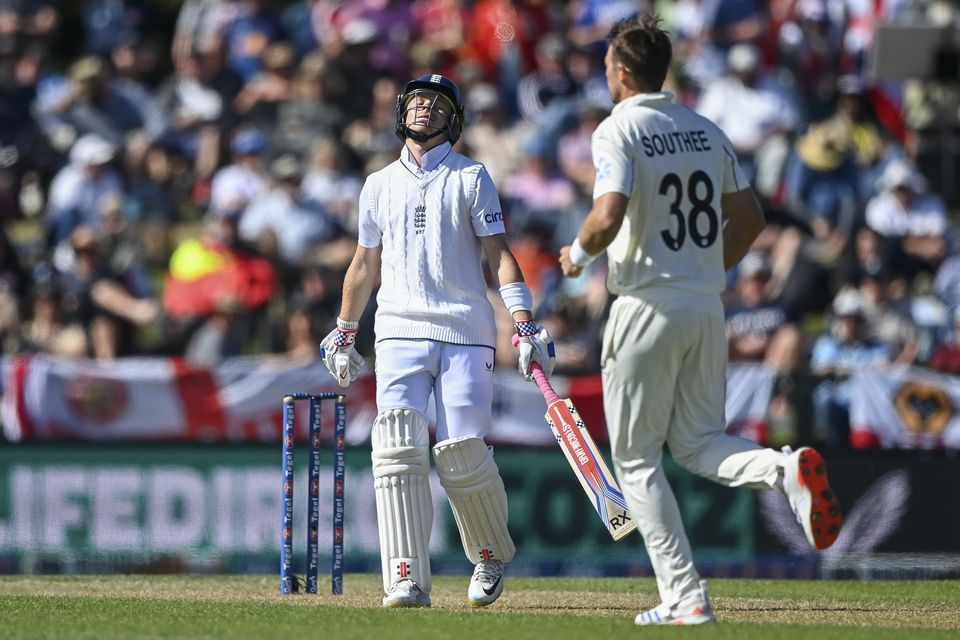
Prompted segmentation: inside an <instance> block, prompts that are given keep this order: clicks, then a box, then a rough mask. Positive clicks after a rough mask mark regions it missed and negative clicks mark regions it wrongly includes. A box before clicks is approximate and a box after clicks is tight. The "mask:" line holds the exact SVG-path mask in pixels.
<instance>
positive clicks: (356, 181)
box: [300, 136, 363, 234]
mask: <svg viewBox="0 0 960 640" xmlns="http://www.w3.org/2000/svg"><path fill="white" fill-rule="evenodd" d="M362 188H363V180H362V179H361V178H360V176H359V175H357V174H356V173H354V172H353V171H350V169H349V166H348V162H347V158H346V149H345V148H344V146H343V145H342V144H341V143H340V141H339V140H338V139H337V138H335V137H333V136H330V137H325V138H320V139H318V140H316V141H315V142H314V143H313V145H312V147H311V150H310V164H309V166H308V167H307V172H306V174H305V175H304V176H303V182H302V183H301V184H300V190H301V193H302V194H303V197H304V198H306V200H308V201H310V202H313V203H315V204H316V205H317V206H319V207H320V208H321V209H323V210H324V211H326V212H327V213H328V214H329V215H330V216H332V217H333V218H334V219H335V220H336V221H337V224H339V226H340V227H342V228H343V229H344V230H346V231H349V232H350V233H351V234H356V231H357V214H358V203H359V199H360V190H361V189H362Z"/></svg>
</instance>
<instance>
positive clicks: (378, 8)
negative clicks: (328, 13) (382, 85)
mask: <svg viewBox="0 0 960 640" xmlns="http://www.w3.org/2000/svg"><path fill="white" fill-rule="evenodd" d="M340 13H341V17H342V19H343V20H345V21H346V24H345V25H344V29H345V30H346V29H347V28H348V26H349V24H350V23H351V22H353V21H355V20H362V21H364V22H366V23H368V24H369V25H370V26H372V27H373V32H374V36H373V47H372V48H371V50H370V59H369V61H370V67H371V68H372V69H373V70H374V71H375V72H376V73H377V74H378V75H386V76H390V77H392V78H395V79H400V78H405V77H406V75H407V73H408V72H409V63H408V56H409V51H410V45H411V43H412V42H414V41H416V39H417V38H418V36H419V33H418V31H417V21H416V19H415V18H414V15H413V11H412V9H411V3H410V0H351V2H346V3H344V5H343V7H342V9H341V12H340Z"/></svg>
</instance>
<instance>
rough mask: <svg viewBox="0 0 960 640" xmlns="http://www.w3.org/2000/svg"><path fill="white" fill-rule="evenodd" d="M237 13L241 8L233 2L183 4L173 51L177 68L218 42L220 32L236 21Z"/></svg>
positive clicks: (201, 0)
mask: <svg viewBox="0 0 960 640" xmlns="http://www.w3.org/2000/svg"><path fill="white" fill-rule="evenodd" d="M238 9H239V4H238V3H235V2H230V0H184V2H183V4H182V5H181V6H180V12H179V13H178V14H177V24H176V27H175V28H174V32H173V43H172V46H171V48H170V52H171V54H172V57H173V63H174V65H177V64H179V63H180V62H181V61H182V60H183V59H184V58H188V57H190V56H192V55H194V54H195V53H196V52H197V51H201V50H203V49H204V48H206V47H207V46H208V45H209V43H210V42H211V41H212V40H213V39H216V38H219V34H220V31H221V30H222V29H223V27H224V25H225V24H227V23H228V22H229V21H230V20H232V19H233V18H234V17H235V14H236V12H237V11H238Z"/></svg>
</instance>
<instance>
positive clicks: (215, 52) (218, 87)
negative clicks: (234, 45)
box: [197, 36, 244, 131]
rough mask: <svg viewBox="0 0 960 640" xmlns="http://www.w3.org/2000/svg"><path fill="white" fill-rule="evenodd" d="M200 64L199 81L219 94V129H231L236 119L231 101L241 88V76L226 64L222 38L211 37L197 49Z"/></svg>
mask: <svg viewBox="0 0 960 640" xmlns="http://www.w3.org/2000/svg"><path fill="white" fill-rule="evenodd" d="M197 56H198V57H197V59H198V63H199V66H200V77H199V78H198V80H199V82H200V83H201V84H202V85H203V86H205V87H209V88H211V89H213V90H214V91H216V92H217V95H219V96H220V103H221V104H222V105H223V109H222V111H221V113H220V118H219V119H218V120H217V124H218V126H219V127H220V129H221V131H226V130H229V129H232V128H233V127H234V126H235V125H236V123H237V121H238V119H237V115H236V113H235V112H234V110H233V101H234V99H235V98H236V97H237V94H238V93H240V90H241V89H242V88H243V84H244V83H243V78H242V77H241V76H240V74H238V73H236V72H235V71H233V70H232V69H230V68H229V67H228V66H227V59H226V50H225V49H224V41H223V38H221V37H219V36H215V37H211V38H209V39H207V40H205V41H204V44H203V46H202V47H201V48H200V49H198V50H197Z"/></svg>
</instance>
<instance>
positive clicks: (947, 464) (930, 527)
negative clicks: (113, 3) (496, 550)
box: [0, 443, 960, 578]
mask: <svg viewBox="0 0 960 640" xmlns="http://www.w3.org/2000/svg"><path fill="white" fill-rule="evenodd" d="M298 453H299V452H298ZM603 454H604V456H606V457H607V459H609V452H608V451H606V450H605V449H604V450H603ZM369 455H370V454H369V449H368V448H367V447H365V446H361V447H352V448H350V449H348V451H347V473H346V535H345V539H346V541H347V544H346V567H347V571H348V572H356V571H364V572H367V571H377V569H378V567H379V559H378V555H377V553H378V551H377V544H378V542H377V532H376V519H375V517H376V516H375V507H374V498H373V488H372V482H371V480H370V458H369ZM321 456H322V464H323V465H324V469H322V470H321V483H329V482H330V481H331V480H330V474H329V473H328V470H329V465H330V464H331V463H332V452H331V451H330V450H329V449H324V450H323V451H322V453H321ZM495 456H496V460H497V463H498V465H499V467H500V469H501V472H502V475H503V479H504V483H505V485H506V488H507V492H508V495H509V499H510V525H509V526H510V529H511V533H512V535H513V536H514V538H515V541H516V543H517V548H518V553H517V557H516V559H515V561H514V562H513V563H512V564H511V573H513V574H515V575H650V568H649V563H648V562H647V560H646V556H645V554H644V552H643V546H642V543H641V539H640V537H639V535H638V534H631V535H630V536H628V537H627V538H625V539H624V540H622V541H620V542H613V541H612V540H610V537H609V534H608V533H607V532H606V530H605V529H604V528H603V526H602V523H600V522H599V521H598V520H597V519H596V517H595V515H594V514H593V513H592V507H591V505H590V504H589V502H587V500H586V499H585V498H584V496H583V492H582V490H581V488H580V486H579V484H578V483H577V480H576V478H575V476H574V475H573V474H572V473H571V472H570V470H569V467H568V466H567V463H566V460H565V459H564V458H563V456H562V455H560V453H559V451H557V450H555V449H539V448H527V447H506V446H501V447H497V448H496V451H495ZM826 459H827V462H828V465H829V467H830V471H831V482H832V484H833V486H834V489H835V490H836V492H837V494H838V496H839V498H840V500H841V504H842V505H843V506H844V511H845V514H846V515H847V525H846V526H845V530H844V533H842V534H841V537H840V539H839V540H838V543H837V545H836V547H837V548H836V549H835V550H831V551H830V552H828V553H824V554H814V553H810V552H809V549H807V548H805V547H804V544H803V541H802V534H799V532H798V526H799V525H796V523H795V521H794V520H793V515H792V513H791V512H790V511H789V507H787V506H786V503H785V501H784V500H783V499H782V497H781V496H780V494H778V493H776V492H773V491H751V490H747V489H729V488H724V487H721V486H719V485H716V484H714V483H711V482H709V481H707V480H704V479H702V478H697V477H695V476H693V475H692V474H690V473H688V472H686V471H685V470H682V469H680V468H679V467H678V466H677V465H676V464H675V463H674V462H673V461H672V460H671V459H670V458H669V456H665V465H666V470H667V475H668V478H669V479H670V482H671V486H672V487H673V490H674V493H675V494H676V495H677V499H678V502H679V503H680V505H681V511H682V513H683V517H684V521H685V523H686V526H687V531H688V533H689V535H690V538H691V543H692V545H693V547H694V553H695V559H696V561H697V565H698V568H699V569H700V570H701V572H702V573H703V574H704V575H708V576H709V575H719V576H740V575H745V576H757V577H791V576H792V577H807V578H810V577H818V576H826V577H851V576H856V577H871V576H887V577H920V578H923V577H944V576H945V575H960V568H958V565H960V562H957V561H956V560H955V558H960V514H958V513H957V510H956V509H944V508H943V506H942V503H941V502H940V500H942V498H943V496H956V495H957V494H958V491H960V464H958V460H957V459H956V458H953V457H950V456H948V455H945V454H942V453H938V452H927V453H925V454H917V453H909V452H896V453H892V452H875V453H867V452H851V453H844V454H834V455H827V456H826ZM304 473H305V471H302V472H301V473H298V475H297V478H296V487H295V490H296V491H298V492H300V493H299V494H298V495H301V496H303V495H305V494H304V493H303V492H304V491H305V481H306V480H305V475H303V474H304ZM280 475H281V474H280V451H279V447H278V446H272V445H271V446H268V445H223V444H216V445H214V444H208V445H195V444H190V445H171V444H158V445H150V446H144V445H142V444H140V445H135V446H134V445H121V444H96V445H95V444H78V443H73V444H70V445H65V444H59V445H54V444H37V443H30V444H20V445H13V446H6V447H3V448H0V573H7V574H9V573H60V572H63V573H108V572H155V573H179V572H192V573H272V572H274V571H276V569H277V563H278V557H279V539H278V532H279V524H280V506H279V505H280V503H279V500H280ZM431 486H432V490H433V493H434V503H435V507H436V512H437V517H436V518H435V521H434V524H433V530H432V535H431V553H432V558H433V566H434V570H435V571H436V572H437V573H441V574H442V573H466V572H469V569H470V567H469V565H468V564H467V561H466V559H465V558H464V555H463V552H462V550H461V547H460V541H459V535H458V533H457V530H456V527H455V525H454V522H453V517H452V514H451V512H450V509H449V506H448V505H447V503H446V500H445V497H444V495H443V492H442V489H441V488H440V486H439V484H438V483H437V481H436V478H435V476H434V474H433V473H431ZM327 488H328V487H326V486H323V487H321V491H320V495H321V500H322V504H321V507H320V513H321V527H320V531H321V539H320V549H321V550H322V551H323V552H328V550H329V548H330V544H329V542H330V537H329V536H330V535H331V534H330V528H329V527H328V526H326V525H327V524H328V520H327V518H328V517H329V516H328V515H327V514H329V513H330V505H329V504H328V503H327V501H328V500H330V499H331V498H330V497H329V496H330V492H329V491H327ZM300 502H302V501H298V503H300ZM304 516H305V514H304V513H295V520H297V522H296V524H297V530H300V531H303V530H304V528H303V518H304ZM300 553H302V550H301V551H300ZM911 558H912V559H911ZM328 561H329V558H327V557H322V558H321V563H324V564H323V565H322V566H327V565H326V564H325V563H328ZM297 562H298V563H299V566H302V562H303V558H302V557H298V558H297Z"/></svg>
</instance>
